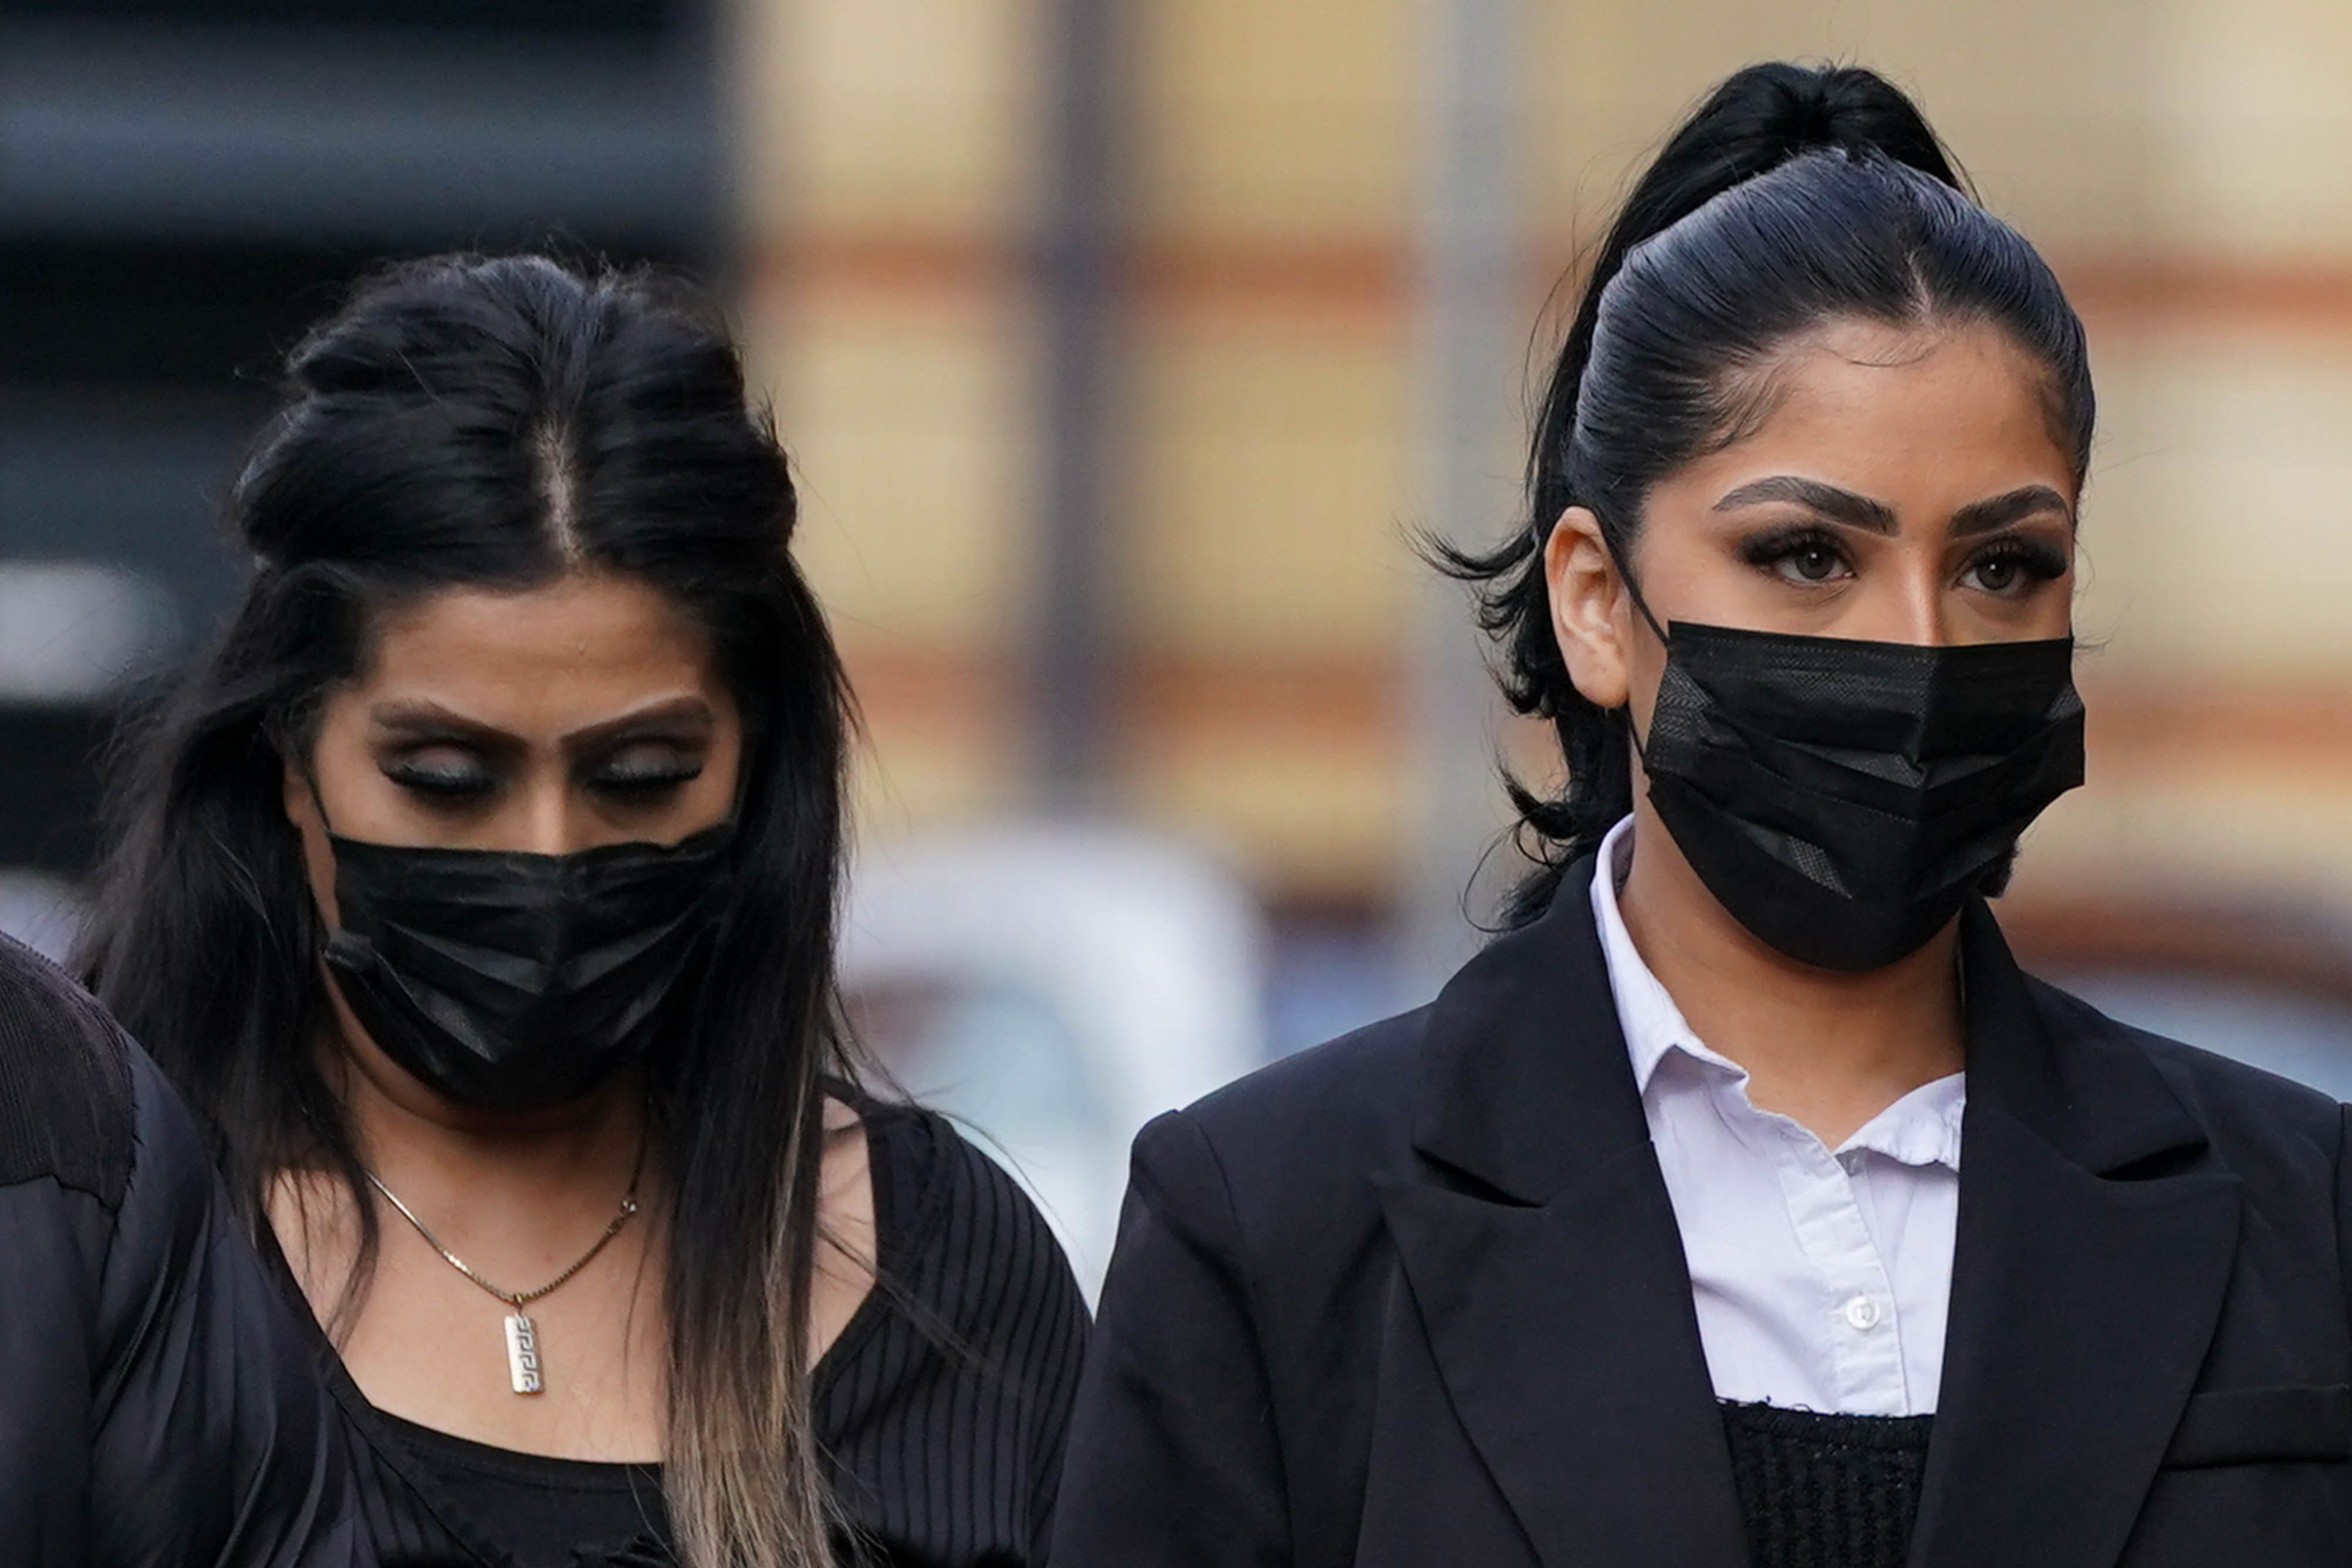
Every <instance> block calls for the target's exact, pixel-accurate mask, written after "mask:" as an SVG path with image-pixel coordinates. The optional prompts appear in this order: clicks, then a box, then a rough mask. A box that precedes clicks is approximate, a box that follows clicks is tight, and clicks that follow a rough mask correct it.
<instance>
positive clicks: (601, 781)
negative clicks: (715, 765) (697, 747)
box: [586, 749, 702, 800]
mask: <svg viewBox="0 0 2352 1568" xmlns="http://www.w3.org/2000/svg"><path fill="white" fill-rule="evenodd" d="M701 776H702V759H701V758H700V757H698V756H688V755H685V754H682V753H680V752H673V751H669V750H667V749H662V750H658V751H656V750H647V751H645V752H637V753H629V752H624V753H622V754H621V755H619V756H616V757H613V758H609V759H607V760H606V761H604V762H603V763H598V764H597V765H596V767H595V768H594V769H593V771H592V772H591V773H589V774H588V776H587V780H586V783H587V785H588V787H589V788H590V789H593V790H595V791H596V792H598V793H599V794H602V795H616V796H620V797H622V798H624V799H638V800H643V799H645V798H646V797H648V796H651V795H659V794H662V793H664V792H665V791H668V790H673V789H676V788H677V786H678V785H680V784H687V783H688V782H690V781H692V780H694V779H698V778H700V777H701Z"/></svg>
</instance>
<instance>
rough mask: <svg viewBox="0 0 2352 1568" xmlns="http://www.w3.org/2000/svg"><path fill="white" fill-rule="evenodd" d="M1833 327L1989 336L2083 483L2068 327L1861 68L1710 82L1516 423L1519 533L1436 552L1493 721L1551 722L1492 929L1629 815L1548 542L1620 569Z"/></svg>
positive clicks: (1658, 162) (1888, 90)
mask: <svg viewBox="0 0 2352 1568" xmlns="http://www.w3.org/2000/svg"><path fill="white" fill-rule="evenodd" d="M1842 317H1843V318H1859V319H1863V320H1866V321H1880V322H1885V323H1887V324H1890V325H1895V326H1912V325H1925V324H1928V323H1931V322H1967V321H1986V322H1990V323H1992V324H1995V325H1997V326H1999V327H2000V328H2002V329H2003V330H2004V331H2007V332H2008V333H2009V334H2010V335H2011V337H2012V338H2013V339H2014V340H2015V341H2016V342H2017V343H2018V344H2019V346H2020V347H2021V348H2022V349H2023V350H2024V351H2025V353H2027V354H2028V355H2030V356H2031V357H2032V359H2033V360H2034V361H2035V362H2036V363H2038V364H2039V365H2041V367H2042V369H2043V371H2044V372H2045V374H2046V378H2047V383H2046V388H2045V394H2046V401H2047V406H2048V410H2049V416H2050V422H2051V426H2052V433H2053V437H2054V438H2055V439H2056V440H2057V442H2058V444H2059V447H2060V449H2061V450H2062V451H2063V452H2065V453H2066V454H2067V455H2068V456H2069V457H2070V458H2071V459H2072V460H2073V463H2074V478H2075V480H2076V482H2077V484H2078V485H2079V484H2080V482H2081V481H2082V479H2083V478H2084V473H2085V471H2086V469H2087V468H2088V465H2089V460H2090V447H2091V433H2092V426H2093V422H2094V417H2095V403H2094V400H2093V396H2092V390H2091V374H2090V362H2089V358H2088V355H2087V353H2086V352H2085V350H2084V337H2083V327H2082V322H2081V321H2080V320H2079V319H2078V318H2077V317H2076V315H2075V313H2074V308H2073V306H2071V305H2070V304H2068V302H2067V300H2066V297H2065V294H2064V293H2063V290H2062V289H2060V288H2059V286H2058V280H2057V279H2056V277H2055V276H2054V275H2053V274H2052V272H2051V270H2050V268H2048V266H2046V265H2045V264H2044V263H2043V262H2042V258H2041V257H2040V256H2038V255H2037V254H2035V252H2034V250H2033V247H2032V246H2031V245H2029V244H2028V243H2027V242H2026V240H2025V238H2024V237H2022V236H2021V235H2020V234H2019V233H2018V232H2017V231H2016V230H2015V229H2013V228H2011V227H2010V226H2008V225H2007V224H2005V223H2003V222H2001V221H2000V219H1999V218H1997V217H1994V216H1992V215H1991V214H1990V213H1988V212H1987V211H1985V209H1984V208H1983V207H1981V206H1979V205H1977V203H1976V202H1975V200H1974V199H1973V198H1972V197H1971V196H1970V195H1969V192H1968V190H1967V189H1966V187H1965V185H1964V184H1963V183H1962V180H1961V176H1960V174H1959V173H1958V170H1957V169H1956V168H1955V166H1954V165H1953V163H1952V162H1951V160H1950V158H1949V157H1948V155H1947V154H1946V153H1945V151H1944V149H1943V146H1942V144H1941V143H1940V142H1937V138H1936V134H1935V132H1933V131H1932V130H1930V129H1929V128H1928V125H1927V121H1926V120H1925V119H1924V118H1922V116H1921V115H1920V112H1919V110H1918V109H1917V107H1916V105H1914V104H1913V103H1912V102H1911V100H1909V99H1908V98H1906V96H1905V95H1904V94H1903V93H1902V91H1901V90H1900V89H1897V88H1895V86H1894V85H1893V84H1892V83H1890V82H1888V81H1887V80H1886V79H1885V78H1883V77H1880V76H1878V75H1876V74H1875V73H1874V72H1872V71H1869V70H1865V69H1862V68H1858V67H1852V66H1845V67H1832V68H1809V67H1805V66H1799V65H1791V64H1785V63H1779V62H1775V63H1771V64H1765V65H1756V66H1749V67H1748V68H1745V69H1743V70H1740V71H1738V72H1736V73H1734V74H1733V75H1732V76H1731V77H1729V78H1728V79H1726V80H1725V81H1724V82H1723V83H1722V84H1721V85H1720V86H1718V87H1717V89H1715V90H1714V91H1713V92H1712V93H1711V94H1709V95H1708V97H1707V99H1706V101H1705V102H1704V103H1702V104H1701V105H1700V106H1699V107H1698V109H1697V110H1695V111H1694V112H1693V113H1692V114H1691V115H1690V116H1689V118H1688V119H1686V120H1685V121H1683V123H1682V124H1681V125H1680V126H1679V127H1678V128H1677V129H1676V130H1675V132H1674V133H1673V134H1672V135H1671V136H1669V137H1668V138H1667V140H1666V142H1665V145H1664V148H1663V149H1661V151H1660V152H1659V153H1658V155H1657V157H1656V159H1655V160H1654V162H1653V163H1651V164H1650V166H1649V168H1648V169H1647V170H1646V171H1645V172H1644V173H1643V174H1642V176H1641V178H1640V179H1639V180H1638V181H1637V182H1636V183H1635V184H1634V186H1633V192H1632V194H1631V195H1629V196H1628V197H1627V198H1626V201H1625V204H1624V206H1623V208H1622V210H1621V211H1620V212H1619V214H1618V216H1617V218H1616V221H1615V223H1614V224H1613V225H1612V226H1611V228H1610V230H1609V232H1608V236H1607V237H1606V238H1605V239H1604V240H1603V241H1602V243H1601V247H1600V249H1599V251H1598V253H1597V255H1596V256H1595V257H1594V259H1593V261H1592V264H1591V269H1590V271H1589V272H1588V273H1587V275H1586V277H1585V279H1584V286H1583V293H1582V296H1581V298H1580V300H1579V301H1578V304H1577V310H1576V313H1575V316H1574V317H1573V319H1572V321H1571V324H1570V328H1569V331H1568V336H1567V341H1566V342H1565V343H1564V344H1563V345H1562V346H1561V348H1560V351H1559V359H1558V360H1557V362H1556V363H1554V364H1553V366H1552V371H1551V376H1550V381H1549V385H1548V386H1547V388H1546V390H1545V393H1544V396H1543V401H1542V403H1541V405H1540V406H1539V410H1538V414H1537V417H1536V421H1535V435H1534V441H1533V445H1532V447H1531V450H1530V452H1529V454H1528V480H1527V484H1528V516H1527V518H1526V519H1525V520H1524V522H1523V523H1522V525H1521V526H1520V527H1519V528H1517V530H1515V531H1514V532H1513V533H1512V535H1511V537H1510V538H1508V539H1507V540H1505V541H1504V542H1502V543H1501V544H1499V545H1497V546H1496V547H1495V548H1494V549H1492V550H1489V551H1484V552H1479V551H1464V550H1458V549H1453V548H1449V547H1445V546H1443V545H1441V546H1439V547H1438V549H1437V551H1436V555H1437V563H1438V565H1439V568H1440V569H1441V570H1443V571H1444V572H1447V573H1448V574H1452V575H1454V576H1456V577H1459V578H1461V579H1463V580H1465V581H1466V582H1469V583H1471V584H1475V587H1476V588H1477V591H1478V610H1479V624H1480V625H1481V626H1483V627H1484V628H1485V630H1486V632H1487V633H1488V634H1489V635H1490V636H1491V637H1494V638H1495V639H1496V643H1497V645H1498V647H1499V648H1500V650H1501V655H1502V658H1501V661H1500V668H1499V669H1498V671H1497V674H1498V679H1500V681H1501V683H1502V687H1503V691H1504V694H1505V696H1506V698H1507V700H1508V701H1509V702H1510V704H1511V706H1512V707H1513V708H1514V709H1515V710H1517V711H1519V712H1521V713H1527V714H1532V715H1536V716H1538V717H1540V718H1542V719H1544V720H1546V721H1549V723H1550V725H1551V727H1552V731H1553V733H1554V735H1555V736H1556V738H1557V739H1558V741H1559V748H1560V752H1561V754H1562V760H1563V762H1564V763H1565V764H1566V776H1565V781H1564V783H1563V784H1561V786H1560V787H1559V790H1558V791H1557V792H1556V793H1554V794H1551V795H1539V794H1538V793H1537V792H1536V791H1535V790H1533V789H1531V788H1529V787H1528V786H1527V785H1526V784H1523V783H1522V782H1520V781H1519V780H1517V779H1516V778H1511V777H1508V776H1507V777H1506V780H1505V783H1506V787H1507V789H1508V790H1509V792H1510V795H1511V800H1512V803H1513V805H1515V806H1516V807H1517V811H1518V814H1519V826H1518V834H1517V836H1518V841H1519V845H1520V847H1521V849H1522V850H1523V852H1525V853H1526V854H1527V856H1528V858H1529V859H1531V860H1532V861H1533V862H1534V869H1533V870H1532V871H1531V872H1530V873H1529V874H1528V876H1527V877H1526V878H1524V879H1522V880H1521V881H1520V883H1519V885H1518V886H1517V888H1516V889H1514V890H1513V892H1512V894H1511V896H1510V899H1509V902H1508V905H1507V909H1506V910H1505V915H1504V919H1505V922H1506V923H1507V924H1508V925H1519V924H1524V923H1526V922H1527V921H1531V920H1533V919H1535V918H1536V917H1537V916H1538V915H1539V914H1540V913H1542V911H1543V910H1544V909H1545V908H1546V907H1547V906H1548V905H1549V902H1550V901H1551V898H1552V896H1553V894H1554V892H1555V891H1556V890H1557V889H1558V887H1559V881H1560V879H1561V877H1562V875H1563V874H1564V872H1565V871H1566V869H1567V868H1568V866H1569V865H1570V863H1571V862H1573V861H1574V860H1575V859H1577V858H1579V857H1580V856H1582V855H1584V854H1587V853H1590V852H1591V850H1592V849H1593V848H1594V847H1596V846H1597V845H1598V844H1599V843H1600V840H1601V837H1602V836H1603V835H1604V834H1605V833H1606V832H1607V831H1608V829H1609V827H1610V826H1611V825H1612V824H1613V823H1615V822H1616V821H1617V820H1618V818H1620V817H1622V816H1624V814H1625V813H1626V812H1628V811H1630V810H1631V809H1632V808H1633V788H1632V770H1631V763H1630V757H1629V752H1630V739H1629V732H1628V730H1627V726H1626V721H1625V717H1624V714H1623V711H1622V710H1617V711H1613V712H1612V711H1605V710H1601V708H1599V707H1596V706H1595V705H1594V704H1593V703H1592V702H1591V701H1590V700H1587V699H1586V698H1585V697H1584V696H1583V695H1582V694H1580V692H1579V691H1578V690H1577V689H1576V687H1575V685H1574V683H1573V682H1572V681H1571V680H1570V678H1569V671H1568V667H1567V664H1566V663H1565V661H1564V660H1563V659H1562V658H1561V656H1560V651H1559V644H1558V642H1557V640H1556V639H1555V637H1554V634H1553V630H1552V622H1551V610H1550V601H1549V591H1548V588H1547V584H1546V581H1545V575H1544V558H1543V556H1544V543H1545V541H1546V539H1547V538H1548V537H1549V534H1550V531H1551V529H1552V527H1553V525H1554V524H1555V523H1556V522H1557V521H1559V516H1560V514H1561V513H1562V512H1563V511H1565V510H1567V509H1568V508H1570V507H1571V506H1583V507H1589V508H1591V510H1592V511H1593V513H1594V515H1595V516H1596V517H1597V518H1598V519H1599V520H1600V522H1601V531H1602V532H1603V534H1604V536H1605V537H1606V539H1607V541H1608V543H1609V545H1610V548H1611V551H1612V554H1613V555H1614V557H1615V558H1616V560H1617V562H1618V563H1619V565H1620V568H1621V570H1622V568H1623V566H1624V564H1625V563H1627V562H1628V561H1629V560H1630V559H1631V556H1632V553H1633V540H1634V536H1635V534H1636V533H1637V532H1638V531H1639V529H1640V526H1641V518H1642V504H1643V500H1644V498H1645V497H1646V496H1647V494H1648V492H1649V490H1650V489H1651V487H1652V486H1653V485H1654V484H1655V483H1656V482H1657V481H1658V480H1659V479H1661V478H1662V477H1664V475H1666V474H1667V473H1669V472H1671V471H1673V470H1674V469H1675V468H1680V467H1681V466H1682V465H1684V464H1685V463H1687V462H1689V461H1690V460H1692V459H1693V458H1696V457H1699V456H1702V455H1704V454H1705V453H1706V452H1708V451H1710V450H1713V449H1715V448H1717V447H1721V446H1723V445H1725V444H1727V442H1729V441H1730V440H1733V439H1736V438H1737V437H1738V435H1739V434H1740V433H1741V432H1742V430H1743V429H1745V428H1747V427H1749V426H1750V425H1751V424H1752V422H1753V421H1754V420H1755V419H1756V418H1757V417H1758V416H1759V413H1760V412H1761V406H1760V405H1761V402H1762V400H1763V399H1764V398H1765V397H1766V396H1767V395H1769V377H1767V376H1762V375H1759V373H1760V372H1764V371H1767V370H1769V365H1770V363H1771V361H1772V358H1773V356H1774V355H1775V354H1776V353H1779V352H1780V351H1781V350H1783V349H1785V348H1786V347H1787V345H1788V344H1789V342H1790V341H1791V340H1792V339H1794V338H1797V337H1799V336H1801V334H1803V333H1805V332H1806V331H1810V330H1811V329H1813V328H1815V327H1817V326H1819V325H1821V324H1822V323H1823V322H1825V321H1831V320H1834V319H1837V318H1842Z"/></svg>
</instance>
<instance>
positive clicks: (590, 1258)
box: [362, 1142, 646, 1310]
mask: <svg viewBox="0 0 2352 1568" xmlns="http://www.w3.org/2000/svg"><path fill="white" fill-rule="evenodd" d="M645 1167H646V1146H645V1144H644V1143H642V1142H640V1143H639V1144H638V1145H637V1163H636V1165H635V1168H634V1169H632V1170H631V1171H630V1172H629V1190H628V1191H627V1192H625V1193H623V1194H621V1210H620V1212H619V1213H618V1214H616V1215H614V1216H613V1223H612V1224H610V1225H608V1226H605V1227H604V1235H602V1236H600V1237H597V1238H596V1239H595V1241H594V1243H593V1244H592V1245H591V1246H590V1247H589V1248H588V1250H587V1251H585V1252H583V1253H582V1254H581V1255H580V1258H579V1260H578V1261H577V1262H575V1263H573V1264H572V1267H571V1268H567V1269H565V1270H564V1271H563V1272H562V1273H561V1274H559V1275H557V1276H556V1277H555V1278H554V1279H551V1280H549V1281H548V1282H547V1283H546V1284H544V1285H541V1287H540V1288H539V1289H536V1290H501V1289H499V1288H498V1287H497V1286H496V1285H493V1284H491V1283H490V1282H489V1281H488V1280H487V1279H483V1278H482V1277H481V1276H480V1275H479V1274H477V1273H475V1272H474V1270H473V1269H472V1268H468V1267H467V1264H466V1260H465V1259H464V1258H460V1257H458V1256H457V1254H456V1253H454V1252H452V1251H450V1250H449V1249H448V1248H447V1247H444V1246H442V1245H441V1242H440V1239H439V1238H438V1237H436V1236H435V1235H434V1234H433V1233H432V1232H431V1231H430V1230H427V1229H426V1228H425V1222H424V1221H423V1220H421V1219H418V1218H417V1217H416V1211H415V1210H414V1209H412V1208H410V1207H409V1206H408V1205H406V1204H404V1203H402V1202H401V1201H400V1194H397V1193H395V1192H394V1191H393V1190H392V1189H391V1188H390V1187H387V1186H385V1185H384V1184H383V1178H382V1177H381V1176H378V1175H377V1174H376V1173H374V1172H373V1171H363V1172H362V1175H364V1176H366V1177H367V1179H368V1183H369V1184H370V1185H372V1186H373V1187H374V1188H375V1190H376V1191H377V1192H380V1193H382V1194H383V1196H384V1201H385V1202H386V1203H389V1204H390V1205H392V1206H393V1207H394V1209H395V1210H396V1211H398V1213H399V1215H400V1217H401V1218H403V1219H404V1220H406V1221H407V1222H408V1223H409V1224H410V1225H411V1226H415V1229H416V1234H417V1235H419V1236H421V1237H424V1238H425V1246H427V1247H431V1248H432V1249H433V1250H434V1251H436V1252H437V1253H439V1254H440V1255H441V1260H442V1261H443V1262H444V1263H446V1264H447V1265H448V1266H449V1267H450V1268H454V1269H456V1270H457V1272H458V1273H460V1274H462V1275H464V1276H465V1277H466V1278H467V1279H470V1280H472V1281H473V1282H474V1283H475V1284H476V1285H478V1286H480V1287H481V1288H482V1289H484V1290H486V1291H488V1293H489V1294H491V1295H493V1296H496V1297H497V1298H498V1299H499V1300H501V1301H504V1302H505V1303H506V1304H507V1305H508V1306H509V1307H512V1308H515V1309H516V1310H521V1309H522V1308H523V1307H524V1306H525V1305H526V1304H528V1303H530V1302H532V1301H536V1300H539V1299H540V1298H541V1296H544V1295H546V1294H547V1293H548V1292H550V1291H551V1290H553V1289H556V1288H557V1287H559V1286H562V1285H563V1284H566V1283H568V1282H569V1281H570V1280H571V1279H572V1276H573V1275H575V1274H577V1273H579V1272H580V1271H581V1270H582V1269H583V1268H587V1267H588V1266H589V1265H590V1264H591V1263H593V1262H595V1261H596V1255H597V1254H598V1253H600V1252H602V1251H604V1248H605V1247H606V1246H608V1245H609V1244H610V1243H611V1242H612V1239H613V1238H614V1237H616V1236H618V1235H620V1234H621V1227H622V1226H625V1225H627V1224H628V1223H629V1216H631V1215H634V1214H635V1213H636V1212H637V1183H638V1180H639V1178H641V1177H642V1176H643V1175H644V1174H645Z"/></svg>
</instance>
